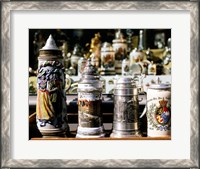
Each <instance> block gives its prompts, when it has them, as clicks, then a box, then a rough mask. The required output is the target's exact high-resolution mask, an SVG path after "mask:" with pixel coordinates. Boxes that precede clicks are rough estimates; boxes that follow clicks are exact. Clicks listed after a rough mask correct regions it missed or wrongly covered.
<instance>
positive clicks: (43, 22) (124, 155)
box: [1, 1, 199, 168]
mask: <svg viewBox="0 0 200 169" xmlns="http://www.w3.org/2000/svg"><path fill="white" fill-rule="evenodd" d="M1 8H2V10H1V12H2V13H1V21H2V22H1V49H2V52H1V92H2V94H1V100H2V101H1V112H2V113H1V126H2V127H1V145H2V151H1V167H2V168H44V167H45V168H81V167H84V168H95V167H101V168H104V167H105V168H108V167H109V168H119V167H120V168H147V167H151V168H175V167H178V168H198V167H199V151H198V148H199V103H198V102H199V22H198V20H199V15H198V14H199V2H198V1H191V2H190V1H176V2H172V1H169V2H165V1H151V2H149V1H142V2H140V1H102V2H95V1H54V2H51V1H50V2H46V1H30V2H28V1H2V2H1ZM42 30H43V32H46V33H47V34H48V36H49V34H53V33H55V31H60V30H61V31H63V32H70V34H68V35H71V37H70V36H68V37H69V38H71V39H72V40H71V42H74V41H75V40H74V39H75V38H77V37H76V36H72V35H74V34H75V33H76V35H79V37H81V36H82V34H84V36H85V37H84V38H83V39H82V41H81V42H83V44H82V46H83V45H85V44H87V42H90V39H91V38H92V37H90V36H89V35H90V34H91V33H93V34H92V35H94V34H95V33H97V32H98V31H99V32H100V34H101V35H102V36H104V34H106V36H104V37H102V39H103V38H104V40H108V41H109V38H108V36H110V37H111V38H112V36H113V34H112V33H113V30H122V31H124V33H127V38H128V35H129V34H130V33H131V31H133V32H134V31H135V32H136V35H138V36H137V37H138V38H139V35H140V31H139V30H144V32H145V33H146V37H148V39H147V40H146V42H147V41H148V45H149V44H150V45H151V46H150V47H151V48H157V49H159V48H160V49H164V47H165V46H167V45H168V44H167V42H168V41H167V40H168V39H170V50H171V51H170V52H171V53H170V60H171V65H172V66H171V69H170V76H169V78H167V80H168V79H170V83H171V108H170V109H171V134H170V139H168V138H167V139H152V138H151V139H149V138H148V139H146V138H143V139H86V140H85V139H75V138H69V139H41V138H40V137H37V136H36V137H35V135H32V134H33V133H32V130H31V132H30V129H31V126H30V114H29V113H30V110H31V108H30V107H31V106H33V109H34V110H35V107H34V106H35V104H36V103H35V102H36V101H35V100H36V97H35V96H34V94H33V93H34V88H33V86H31V87H32V88H30V71H31V72H32V73H33V74H34V71H33V70H30V65H31V67H32V66H33V67H34V65H35V64H36V65H37V64H38V63H37V62H35V61H34V59H33V58H32V57H31V55H34V54H35V53H34V52H35V51H37V52H38V50H35V48H34V47H35V46H34V45H33V42H34V44H36V43H37V42H36V41H37V40H38V38H41V37H42V36H40V35H41V34H40V33H41V32H42ZM94 30H98V31H97V32H96V31H94ZM135 32H134V33H135ZM56 35H58V32H56ZM48 36H46V35H45V36H44V37H45V38H44V39H45V40H44V44H45V43H46V40H47V38H48ZM87 36H88V37H87ZM95 36H97V37H98V36H99V34H95ZM49 37H50V38H51V36H49ZM53 37H54V38H55V41H56V40H57V41H56V44H57V47H59V45H58V43H59V41H58V40H59V38H58V37H57V39H56V36H55V34H54V35H53ZM34 38H36V39H34ZM87 38H88V39H89V40H88V41H87V40H86V39H87ZM106 38H107V39H106ZM35 40H36V41H35ZM73 40H74V41H73ZM84 40H85V41H84ZM132 40H133V42H132V43H130V44H134V43H136V44H138V42H135V41H139V40H138V39H137V38H136V39H134V38H132ZM134 40H135V41H134ZM44 44H42V45H41V46H40V47H39V49H41V48H42V47H43V46H44ZM51 44H52V43H51ZM72 44H73V43H72ZM37 45H38V46H39V42H38V44H37ZM73 45H75V44H73ZM38 46H37V47H38ZM86 46H87V45H86ZM144 46H145V43H144ZM136 47H139V46H136ZM148 47H149V46H148ZM168 47H169V46H168ZM90 48H91V46H90ZM145 48H147V46H145ZM71 51H72V50H71ZM156 51H159V50H156ZM129 52H130V51H129ZM35 55H37V54H35ZM66 56H67V54H66ZM36 60H37V59H36ZM102 61H104V60H102ZM71 64H72V63H71ZM111 66H112V65H111ZM36 67H37V66H36ZM69 70H70V69H69ZM70 73H71V72H70ZM34 83H36V81H34V80H33V82H32V83H31V84H34ZM30 91H31V92H32V93H31V92H30ZM106 92H107V91H105V93H106ZM31 94H33V95H31ZM30 96H33V97H30ZM106 108H107V107H104V109H106ZM34 110H33V112H34ZM165 110H167V107H165ZM31 117H34V118H33V119H34V120H35V115H34V116H31ZM159 117H160V116H159ZM162 120H163V119H162ZM109 122H110V121H109ZM111 123H112V122H111ZM160 123H162V121H160ZM41 125H42V124H41ZM111 128H112V124H111Z"/></svg>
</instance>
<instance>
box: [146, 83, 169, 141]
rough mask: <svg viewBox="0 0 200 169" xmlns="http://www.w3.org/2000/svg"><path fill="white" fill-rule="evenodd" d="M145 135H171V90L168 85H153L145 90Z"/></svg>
mask: <svg viewBox="0 0 200 169" xmlns="http://www.w3.org/2000/svg"><path fill="white" fill-rule="evenodd" d="M147 121H148V123H147V124H148V128H147V135H148V136H150V137H156V136H170V135H171V91H170V86H169V85H163V86H162V85H160V86H159V85H156V86H155V85H154V86H151V87H150V88H149V89H148V91H147Z"/></svg>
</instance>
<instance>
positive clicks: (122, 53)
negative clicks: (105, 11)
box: [112, 29, 127, 74]
mask: <svg viewBox="0 0 200 169" xmlns="http://www.w3.org/2000/svg"><path fill="white" fill-rule="evenodd" d="M112 42H113V45H112V46H113V49H114V51H115V72H116V74H121V73H122V60H123V59H125V58H126V57H127V43H126V39H124V37H123V34H122V32H121V30H120V29H119V30H118V31H117V32H116V34H115V39H113V41H112Z"/></svg>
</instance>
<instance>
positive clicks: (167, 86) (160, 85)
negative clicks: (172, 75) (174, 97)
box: [149, 83, 171, 89]
mask: <svg viewBox="0 0 200 169" xmlns="http://www.w3.org/2000/svg"><path fill="white" fill-rule="evenodd" d="M169 88H171V85H170V84H166V83H160V84H152V85H150V86H149V89H169Z"/></svg>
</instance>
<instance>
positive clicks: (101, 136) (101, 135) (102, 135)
mask: <svg viewBox="0 0 200 169" xmlns="http://www.w3.org/2000/svg"><path fill="white" fill-rule="evenodd" d="M103 137H105V133H102V134H100V135H81V134H77V135H76V138H103Z"/></svg>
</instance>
